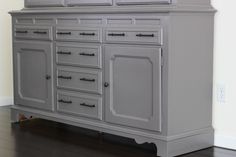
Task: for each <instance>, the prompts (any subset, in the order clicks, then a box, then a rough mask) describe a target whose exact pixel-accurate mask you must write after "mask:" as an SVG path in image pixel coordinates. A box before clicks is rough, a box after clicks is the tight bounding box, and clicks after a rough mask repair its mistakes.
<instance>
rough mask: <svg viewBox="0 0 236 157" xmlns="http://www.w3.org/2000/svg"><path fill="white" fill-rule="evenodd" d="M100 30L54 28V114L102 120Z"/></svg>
mask: <svg viewBox="0 0 236 157" xmlns="http://www.w3.org/2000/svg"><path fill="white" fill-rule="evenodd" d="M101 32H102V30H101V29H100V28H78V27H77V28H73V27H57V28H56V31H55V38H56V41H57V42H56V52H55V53H56V64H57V69H56V75H57V111H58V112H60V113H62V114H67V115H71V116H79V117H85V118H92V119H97V120H102V104H103V103H102V94H103V90H102V81H103V80H102V50H101V44H100V43H101V39H102V37H101V35H102V33H101Z"/></svg>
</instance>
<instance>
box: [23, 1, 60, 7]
mask: <svg viewBox="0 0 236 157" xmlns="http://www.w3.org/2000/svg"><path fill="white" fill-rule="evenodd" d="M63 5H64V0H25V6H26V7H57V6H58V7H59V6H63Z"/></svg>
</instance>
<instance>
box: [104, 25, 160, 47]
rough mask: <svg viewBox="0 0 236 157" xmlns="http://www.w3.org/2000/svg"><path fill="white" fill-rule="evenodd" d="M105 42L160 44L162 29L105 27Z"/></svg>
mask: <svg viewBox="0 0 236 157" xmlns="http://www.w3.org/2000/svg"><path fill="white" fill-rule="evenodd" d="M105 42H107V43H133V44H154V45H162V29H161V28H160V29H116V28H114V29H106V30H105Z"/></svg>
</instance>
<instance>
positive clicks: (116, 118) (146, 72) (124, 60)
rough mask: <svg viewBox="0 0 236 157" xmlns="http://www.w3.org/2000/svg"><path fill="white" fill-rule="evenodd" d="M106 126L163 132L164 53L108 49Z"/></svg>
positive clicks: (152, 49) (140, 48) (127, 47)
mask: <svg viewBox="0 0 236 157" xmlns="http://www.w3.org/2000/svg"><path fill="white" fill-rule="evenodd" d="M105 72H106V74H105V80H106V82H108V83H109V84H110V86H109V87H108V88H107V89H106V90H105V92H106V104H105V106H106V115H105V119H106V121H107V122H111V123H115V124H120V125H126V126H132V127H137V128H142V129H148V130H154V131H161V126H160V124H161V103H160V102H161V96H160V95H161V84H160V81H161V51H160V49H158V48H156V47H155V48H150V47H146V48H145V47H130V46H126V47H121V46H106V47H105Z"/></svg>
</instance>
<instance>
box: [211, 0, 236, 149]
mask: <svg viewBox="0 0 236 157" xmlns="http://www.w3.org/2000/svg"><path fill="white" fill-rule="evenodd" d="M212 3H213V5H214V7H215V8H216V9H217V10H218V13H217V14H216V18H215V19H216V23H215V64H214V66H215V74H214V76H215V77H214V82H215V83H214V87H215V89H214V92H215V93H214V99H213V100H214V112H213V113H214V117H213V119H214V122H213V124H214V127H215V131H216V141H215V143H216V145H217V146H221V147H227V148H231V149H236V18H235V16H236V11H235V6H236V1H235V0H212ZM220 86H221V87H222V88H225V101H222V102H219V101H218V98H219V95H218V93H217V92H218V88H219V87H220ZM223 91H224V90H223ZM217 97H218V98H217ZM223 97H224V96H223Z"/></svg>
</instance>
